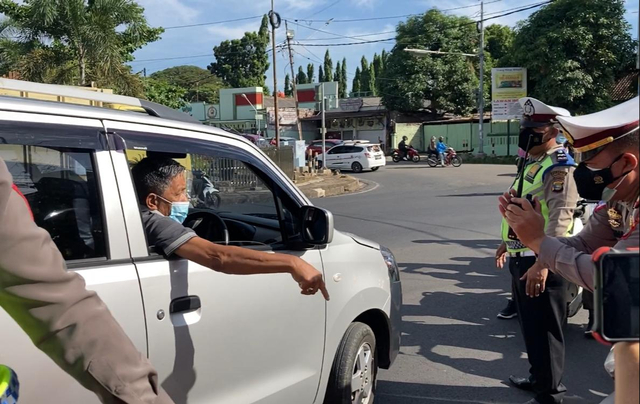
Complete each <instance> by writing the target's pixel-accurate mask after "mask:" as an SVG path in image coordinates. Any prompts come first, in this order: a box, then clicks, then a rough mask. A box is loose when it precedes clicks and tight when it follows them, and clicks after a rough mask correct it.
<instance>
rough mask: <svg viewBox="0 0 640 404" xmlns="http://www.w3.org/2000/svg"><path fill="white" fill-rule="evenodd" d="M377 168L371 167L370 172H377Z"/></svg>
mask: <svg viewBox="0 0 640 404" xmlns="http://www.w3.org/2000/svg"><path fill="white" fill-rule="evenodd" d="M378 168H380V167H371V171H378Z"/></svg>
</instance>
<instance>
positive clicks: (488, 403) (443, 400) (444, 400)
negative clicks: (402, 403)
mask: <svg viewBox="0 0 640 404" xmlns="http://www.w3.org/2000/svg"><path fill="white" fill-rule="evenodd" d="M378 396H386V397H394V398H412V399H416V400H424V401H427V402H430V403H433V402H439V403H474V404H513V403H508V402H499V401H478V400H463V399H460V398H458V399H455V400H453V399H448V398H438V397H426V396H412V395H408V394H386V393H378Z"/></svg>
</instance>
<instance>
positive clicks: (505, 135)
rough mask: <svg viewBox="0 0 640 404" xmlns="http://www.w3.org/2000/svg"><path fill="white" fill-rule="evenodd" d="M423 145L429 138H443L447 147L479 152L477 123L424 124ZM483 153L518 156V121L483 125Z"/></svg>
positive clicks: (426, 143)
mask: <svg viewBox="0 0 640 404" xmlns="http://www.w3.org/2000/svg"><path fill="white" fill-rule="evenodd" d="M423 130H424V134H423V144H425V145H428V142H429V141H430V139H431V136H435V137H436V138H439V137H440V136H442V137H444V141H445V143H446V144H448V145H449V146H451V147H453V148H454V149H456V150H460V151H470V150H471V149H474V153H477V152H478V151H479V147H478V131H479V124H478V122H465V123H450V124H439V123H438V124H428V123H427V124H425V125H424V129H423ZM484 131H485V136H484V142H483V143H484V152H485V153H486V154H488V155H496V156H507V155H509V156H515V155H517V154H518V133H519V131H520V124H519V122H518V121H511V124H510V126H509V127H508V126H507V122H485V124H484Z"/></svg>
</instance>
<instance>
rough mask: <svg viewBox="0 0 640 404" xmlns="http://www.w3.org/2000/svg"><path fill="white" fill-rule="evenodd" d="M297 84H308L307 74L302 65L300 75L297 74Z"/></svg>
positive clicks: (299, 70) (299, 69)
mask: <svg viewBox="0 0 640 404" xmlns="http://www.w3.org/2000/svg"><path fill="white" fill-rule="evenodd" d="M296 84H307V75H306V73H305V72H304V70H302V66H299V67H298V75H297V76H296Z"/></svg>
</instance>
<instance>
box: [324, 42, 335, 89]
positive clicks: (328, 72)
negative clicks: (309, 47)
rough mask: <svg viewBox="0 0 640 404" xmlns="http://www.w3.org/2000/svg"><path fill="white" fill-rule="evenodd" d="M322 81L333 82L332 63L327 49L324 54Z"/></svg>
mask: <svg viewBox="0 0 640 404" xmlns="http://www.w3.org/2000/svg"><path fill="white" fill-rule="evenodd" d="M324 80H325V81H327V82H329V81H332V80H333V61H332V60H331V56H330V55H329V49H327V51H326V52H325V54H324Z"/></svg>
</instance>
